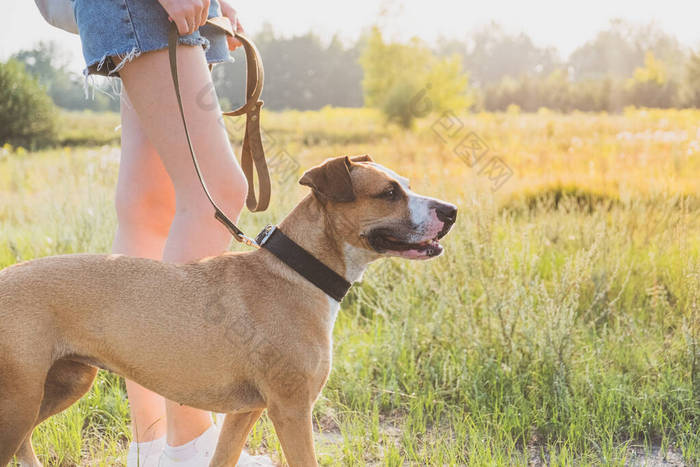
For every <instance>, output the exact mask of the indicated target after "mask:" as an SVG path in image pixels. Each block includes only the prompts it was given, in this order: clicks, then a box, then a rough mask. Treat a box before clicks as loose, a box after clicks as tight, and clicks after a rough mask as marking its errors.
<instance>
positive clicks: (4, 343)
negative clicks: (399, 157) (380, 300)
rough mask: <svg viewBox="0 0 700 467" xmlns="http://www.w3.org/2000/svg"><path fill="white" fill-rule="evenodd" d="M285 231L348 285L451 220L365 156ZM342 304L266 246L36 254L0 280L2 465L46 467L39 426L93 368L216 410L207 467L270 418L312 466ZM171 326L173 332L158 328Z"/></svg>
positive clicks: (419, 253) (307, 179)
mask: <svg viewBox="0 0 700 467" xmlns="http://www.w3.org/2000/svg"><path fill="white" fill-rule="evenodd" d="M300 183H301V184H302V185H307V186H309V187H311V188H312V190H313V193H312V194H310V195H309V196H307V197H305V198H304V199H303V200H302V201H301V203H299V205H298V206H297V207H296V208H295V209H294V210H293V211H292V212H291V213H290V214H289V215H288V216H287V217H286V218H285V219H284V221H283V222H282V223H281V224H280V225H279V228H280V229H281V231H283V232H284V233H285V234H286V235H287V236H288V237H290V238H291V239H292V240H294V241H295V242H296V243H298V244H299V245H301V246H302V247H303V248H305V249H306V250H307V251H308V252H310V253H312V254H313V255H314V256H315V257H316V258H317V259H319V260H321V261H322V262H323V263H325V264H326V265H327V266H329V267H330V268H332V269H333V270H335V271H336V272H337V273H339V274H341V275H342V276H344V277H345V278H346V279H347V280H348V281H350V282H353V281H356V280H358V279H360V277H361V276H362V273H363V271H364V270H365V268H366V266H367V265H368V263H370V262H371V261H373V260H375V259H377V258H379V257H380V256H387V255H389V256H401V257H405V258H410V259H424V258H430V257H433V256H437V255H439V254H440V253H441V252H442V247H441V246H440V245H439V243H438V239H439V238H440V237H442V236H443V235H445V234H446V233H447V231H448V230H449V229H450V227H451V226H452V224H453V223H454V220H455V217H456V213H457V209H456V208H455V207H454V206H453V205H451V204H447V203H443V202H441V201H438V200H435V199H433V198H427V197H423V196H419V195H417V194H415V193H413V192H411V191H410V189H409V186H408V183H407V180H406V179H404V178H402V177H399V176H398V175H396V174H395V173H393V172H391V171H390V170H387V169H385V168H383V167H382V166H380V165H378V164H375V163H374V162H372V160H371V159H370V158H369V157H368V156H359V157H354V158H348V157H338V158H334V159H329V160H328V161H326V162H325V163H324V164H322V165H320V166H317V167H314V168H312V169H311V170H309V171H308V172H306V173H305V174H304V176H303V177H302V178H301V180H300ZM339 306H340V305H339V303H338V302H337V301H335V300H333V299H331V298H330V297H329V296H328V295H326V294H325V293H324V292H323V291H321V290H320V289H319V288H317V287H316V286H314V285H312V284H311V283H310V282H308V281H307V280H306V279H305V278H304V277H302V276H301V275H299V274H298V273H297V272H295V271H294V270H292V269H291V268H289V267H288V266H286V265H285V264H284V263H282V262H281V261H280V260H279V259H278V258H277V257H275V256H274V255H273V254H271V253H270V252H269V251H266V250H265V249H259V250H256V251H252V252H248V253H225V254H222V255H221V256H217V257H212V258H205V259H203V260H201V261H199V262H195V263H189V264H181V265H176V264H168V263H163V262H160V261H153V260H149V259H141V258H131V257H127V256H120V255H94V254H78V255H64V256H54V257H49V258H42V259H37V260H34V261H29V262H25V263H21V264H17V265H14V266H11V267H9V268H7V269H5V270H3V271H2V272H0V466H4V465H6V464H7V463H9V462H10V460H11V459H12V456H13V455H14V454H17V457H18V459H19V460H20V462H22V464H23V465H29V466H40V465H41V464H40V463H39V461H38V460H37V458H36V456H35V455H34V451H33V449H32V446H31V441H30V437H31V433H32V430H33V429H34V427H35V426H36V425H37V424H39V423H40V422H41V421H42V420H44V419H46V418H47V417H49V416H51V415H53V414H55V413H58V412H60V411H62V410H64V409H65V408H67V407H69V406H70V405H71V404H73V403H74V402H75V401H77V400H78V399H79V398H80V397H81V396H82V395H83V394H85V392H86V391H87V390H88V389H89V388H90V386H91V384H92V381H93V379H94V377H95V373H96V371H97V370H96V367H100V368H105V369H108V370H110V371H113V372H115V373H118V374H120V375H123V376H125V377H127V378H129V379H131V380H134V381H136V382H138V383H139V384H141V385H143V386H145V387H147V388H149V389H151V390H153V391H155V392H157V393H159V394H162V395H163V396H165V397H167V398H168V399H171V400H174V401H178V402H180V403H182V404H186V405H189V406H193V407H198V408H201V409H206V410H212V411H216V412H224V413H227V414H228V415H227V416H226V419H225V421H224V424H223V429H222V431H221V435H220V438H219V443H218V445H217V448H216V452H215V454H214V457H213V459H212V462H211V465H214V466H234V465H235V464H236V462H237V460H238V457H239V455H240V452H241V449H242V448H243V446H244V444H245V440H246V437H247V435H248V433H249V431H250V429H251V428H252V426H253V424H254V423H255V421H256V420H257V419H258V417H259V416H260V413H261V412H262V411H263V410H264V409H267V410H268V414H269V416H270V419H271V420H272V422H273V424H274V426H275V430H276V432H277V435H278V436H279V439H280V443H281V444H282V448H283V450H284V454H285V456H286V458H287V461H288V462H289V464H290V465H291V466H313V465H317V464H316V457H315V453H314V446H313V439H312V423H311V410H312V407H313V404H314V402H315V401H316V398H317V397H318V395H319V393H320V392H321V389H322V388H323V385H324V384H325V382H326V379H327V378H328V374H329V372H330V368H331V354H332V349H331V340H332V331H333V324H334V322H335V317H336V313H337V312H338V308H339ZM165 323H167V324H165Z"/></svg>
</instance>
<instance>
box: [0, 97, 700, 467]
mask: <svg viewBox="0 0 700 467" xmlns="http://www.w3.org/2000/svg"><path fill="white" fill-rule="evenodd" d="M63 119H64V124H63V130H62V131H63V132H64V135H65V136H64V141H70V142H71V143H70V144H76V145H80V144H83V143H89V144H94V142H101V143H100V144H102V143H105V144H106V146H101V147H98V146H92V147H90V146H75V147H66V148H64V149H55V150H49V151H43V152H37V153H25V152H23V151H21V150H15V149H12V148H6V149H5V150H4V151H2V152H0V232H2V237H1V238H0V267H4V266H7V265H10V264H12V263H15V262H17V261H21V260H27V259H31V258H35V257H40V256H45V255H52V254H59V253H72V252H84V251H89V252H108V251H109V249H110V245H111V241H112V236H113V233H114V231H115V215H114V212H113V207H112V197H113V191H114V187H115V182H116V174H117V167H118V159H119V149H118V146H115V145H114V144H117V142H118V133H116V132H115V131H114V130H113V129H114V127H115V126H117V125H118V116H115V115H100V116H99V118H92V116H87V117H86V116H85V115H75V114H66V115H64V116H63ZM698 122H700V111H656V110H650V111H644V110H628V111H626V112H625V113H624V115H605V114H573V115H557V114H551V113H549V112H544V111H542V112H540V113H538V114H527V115H526V114H522V115H521V114H517V113H506V114H477V115H474V114H469V115H451V116H442V117H440V116H434V117H430V118H425V119H423V120H420V121H419V122H418V124H417V126H416V128H414V129H413V130H411V131H405V130H400V129H398V128H395V127H387V126H385V125H384V124H383V122H382V120H381V118H380V117H379V116H378V115H377V114H376V113H374V112H373V111H370V110H342V109H323V110H321V111H319V112H285V113H267V114H264V116H263V126H264V128H265V130H266V133H267V138H268V140H267V147H268V156H269V157H271V158H272V159H273V164H272V166H273V177H272V178H273V182H274V193H273V196H274V198H273V202H272V208H271V209H270V210H269V211H268V212H266V213H264V214H255V215H253V214H250V213H247V212H246V213H244V215H243V218H242V226H243V228H244V230H246V231H247V232H251V233H253V232H257V231H258V230H259V228H261V227H262V226H263V225H265V224H266V223H270V222H275V221H277V220H280V219H281V218H282V217H283V216H284V214H285V213H286V212H287V211H288V210H289V209H290V208H291V207H292V206H293V205H294V204H295V202H296V201H297V200H298V199H299V198H300V197H301V196H302V195H303V194H304V189H302V187H300V186H298V185H296V179H297V178H298V176H299V175H300V174H301V172H302V171H303V170H304V169H305V168H307V167H309V166H310V165H312V164H316V163H318V162H320V161H321V160H323V159H324V158H326V157H330V156H335V155H340V154H344V153H348V154H360V153H369V154H371V155H372V156H373V157H374V159H375V160H377V161H378V162H380V163H382V164H384V165H387V166H388V167H391V168H394V169H396V170H397V171H398V172H400V173H402V174H403V175H406V176H408V177H410V178H411V182H412V185H413V188H414V190H416V191H418V192H421V193H425V194H430V195H433V196H437V197H440V198H442V199H445V200H448V201H451V202H454V203H455V204H457V205H458V206H459V208H460V215H459V218H458V222H457V225H456V226H455V228H454V229H453V231H452V233H451V234H450V235H448V237H447V238H446V239H445V240H444V242H443V243H444V245H445V246H446V253H445V254H444V255H443V256H442V257H440V258H438V259H436V260H433V261H430V262H421V263H410V262H406V261H395V260H385V261H384V262H381V263H377V264H374V265H372V266H371V267H370V269H369V271H368V272H367V274H366V275H365V279H364V281H363V282H362V283H361V284H358V285H356V286H355V287H354V288H353V289H352V291H351V292H350V294H349V296H348V297H346V299H345V300H344V302H343V306H342V310H341V312H340V314H339V317H338V321H337V323H336V326H335V331H334V340H335V350H334V358H333V360H334V368H333V370H332V373H331V376H330V380H329V382H328V384H327V386H326V388H325V389H324V390H323V392H322V394H321V397H320V399H319V401H318V403H317V405H316V408H315V412H314V413H315V422H316V428H317V451H318V455H319V458H320V462H321V463H322V464H323V465H387V466H398V465H464V464H467V465H511V464H518V465H525V464H528V463H529V464H541V463H544V464H547V465H625V464H634V463H635V462H645V459H649V458H647V457H644V456H645V455H646V454H650V453H652V452H653V453H655V455H656V457H655V458H657V459H662V458H663V457H664V456H670V458H673V459H678V460H682V462H684V463H686V464H688V465H698V464H700V183H699V179H700V124H699V123H698ZM230 124H231V125H232V126H236V125H237V123H236V122H230ZM458 129H460V130H459V131H457V130H458ZM472 132H473V133H474V135H476V137H475V136H473V135H472V136H469V139H468V141H472V142H474V141H476V142H477V143H476V144H474V145H472V146H469V147H471V148H472V151H475V152H474V153H473V154H472V155H473V156H476V155H477V154H476V152H478V153H479V154H481V153H482V152H485V151H482V150H481V149H482V148H484V145H485V147H487V148H488V152H486V154H485V155H484V156H483V158H482V159H480V161H479V163H476V164H472V162H474V161H473V159H470V158H469V156H468V154H467V155H466V156H465V154H466V153H465V150H464V148H465V146H464V145H460V141H462V138H463V137H465V136H467V135H470V133H472ZM234 133H235V134H236V135H238V134H240V132H235V131H234ZM236 143H237V144H238V143H239V142H238V141H236ZM467 152H468V151H467ZM494 156H496V157H499V158H500V159H498V160H500V161H502V162H504V163H505V164H507V166H508V167H509V168H510V170H512V174H513V175H512V176H511V177H510V178H508V179H507V180H505V181H504V183H503V184H502V186H501V187H500V188H499V189H498V190H497V191H495V192H494V191H493V189H492V188H493V186H494V180H492V179H491V178H492V177H491V176H490V172H489V171H484V170H483V167H484V165H485V164H488V163H489V161H491V160H493V159H492V157H494ZM470 165H471V166H470ZM501 181H503V179H499V183H500V182H501ZM234 248H238V247H237V246H235V245H234ZM128 441H129V430H128V406H127V401H126V399H125V391H124V387H123V383H122V382H121V380H120V379H119V378H118V377H116V376H114V375H109V374H106V373H100V375H99V377H98V380H97V382H96V384H95V386H94V388H93V390H92V391H91V392H90V393H89V394H88V395H87V396H85V397H84V398H83V399H82V400H81V401H80V403H79V404H77V405H75V406H74V407H72V408H70V409H69V410H67V411H66V412H64V413H63V414H61V415H59V416H56V417H54V418H52V419H50V420H48V421H47V422H45V423H44V424H43V425H41V427H40V429H39V430H37V432H36V433H35V435H34V443H35V446H36V448H37V451H38V452H39V456H40V457H41V458H42V459H43V460H44V461H45V462H46V464H47V465H52V466H53V465H55V466H72V465H88V464H89V465H105V466H111V465H120V464H121V463H123V462H124V459H125V455H126V446H127V444H128ZM249 448H250V450H251V451H254V452H266V453H269V454H271V455H272V456H274V457H275V458H276V459H278V460H282V452H281V449H280V445H279V442H278V441H277V438H276V436H275V434H274V430H273V428H272V425H271V423H270V422H269V421H268V420H267V419H266V418H265V417H263V418H262V419H261V421H259V422H258V423H257V425H256V426H255V428H254V431H253V434H252V436H251V437H250V439H249Z"/></svg>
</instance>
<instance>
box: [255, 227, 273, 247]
mask: <svg viewBox="0 0 700 467" xmlns="http://www.w3.org/2000/svg"><path fill="white" fill-rule="evenodd" d="M275 229H277V226H276V225H272V224H267V225H266V226H265V228H264V229H262V230H261V231H260V233H259V234H258V236H257V237H255V244H256V245H257V246H258V247H262V246H263V245H264V244H265V242H267V241H268V239H269V238H270V236H271V235H272V233H273V232H274V231H275Z"/></svg>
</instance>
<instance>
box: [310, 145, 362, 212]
mask: <svg viewBox="0 0 700 467" xmlns="http://www.w3.org/2000/svg"><path fill="white" fill-rule="evenodd" d="M351 167H352V161H351V160H350V158H349V157H348V156H341V157H336V158H333V159H328V160H327V161H326V162H324V163H323V164H321V165H318V166H316V167H313V168H311V169H309V170H307V171H306V173H304V175H302V177H301V179H299V183H301V184H302V185H305V186H308V187H311V189H312V190H314V194H315V195H316V196H317V197H319V198H320V199H321V200H322V201H325V200H331V201H335V202H339V203H344V202H350V201H354V200H355V193H354V192H353V190H352V179H351V178H350V168H351Z"/></svg>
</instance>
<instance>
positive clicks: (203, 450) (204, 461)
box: [158, 425, 275, 467]
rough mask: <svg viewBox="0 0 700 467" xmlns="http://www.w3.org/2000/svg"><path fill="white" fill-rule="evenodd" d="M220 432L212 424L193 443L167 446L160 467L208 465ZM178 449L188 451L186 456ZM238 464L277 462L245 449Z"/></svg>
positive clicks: (264, 466)
mask: <svg viewBox="0 0 700 467" xmlns="http://www.w3.org/2000/svg"><path fill="white" fill-rule="evenodd" d="M219 432H220V429H219V427H217V426H216V425H212V426H211V427H209V429H207V431H205V432H204V433H202V434H201V435H200V436H199V437H198V438H195V439H194V440H192V441H190V443H193V445H190V443H187V444H185V445H183V446H178V447H176V448H174V449H173V448H171V447H170V446H166V448H165V449H164V450H163V453H162V454H161V456H160V460H159V463H158V467H207V466H208V465H209V463H210V462H211V459H212V457H213V456H214V451H215V450H216V443H217V442H218V441H219ZM178 448H180V449H178ZM178 450H179V451H186V452H187V456H186V458H178V455H177V451H178ZM173 451H175V452H173ZM193 451H194V453H193ZM236 465H237V466H240V467H271V466H274V465H275V464H274V463H273V462H272V460H271V459H270V458H269V457H267V456H251V455H250V454H248V453H247V452H246V451H245V450H244V451H242V452H241V456H240V458H239V459H238V463H237V464H236Z"/></svg>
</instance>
